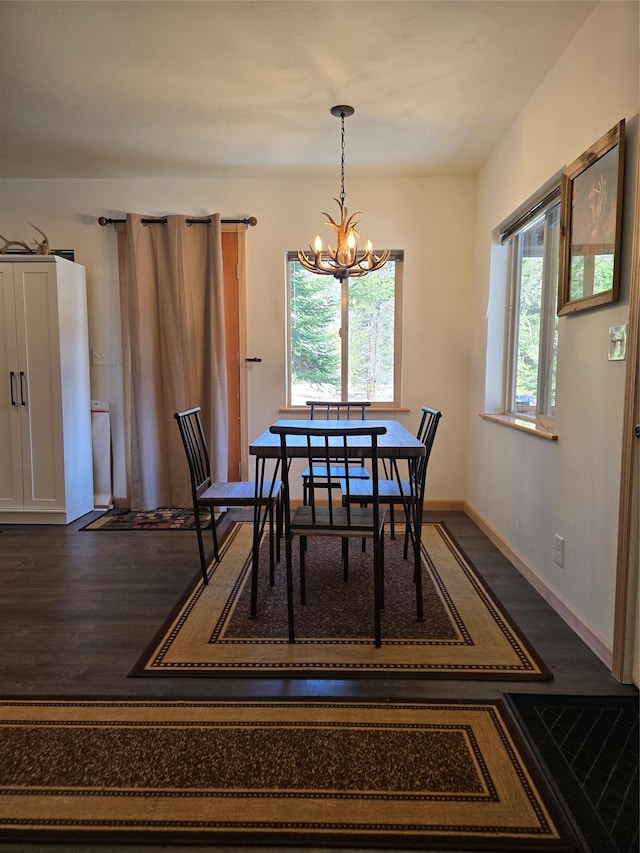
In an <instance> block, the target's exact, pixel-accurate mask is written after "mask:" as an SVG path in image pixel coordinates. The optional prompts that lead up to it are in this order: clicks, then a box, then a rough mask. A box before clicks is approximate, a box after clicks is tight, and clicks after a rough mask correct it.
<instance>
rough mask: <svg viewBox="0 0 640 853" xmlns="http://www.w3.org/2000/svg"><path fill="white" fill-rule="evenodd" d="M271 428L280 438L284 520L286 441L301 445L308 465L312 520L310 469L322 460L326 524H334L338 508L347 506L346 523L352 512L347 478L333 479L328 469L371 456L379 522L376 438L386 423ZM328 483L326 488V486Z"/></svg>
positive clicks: (373, 503)
mask: <svg viewBox="0 0 640 853" xmlns="http://www.w3.org/2000/svg"><path fill="white" fill-rule="evenodd" d="M270 431H271V432H272V433H273V434H274V435H278V436H279V437H280V454H281V468H282V470H283V471H284V503H285V521H286V514H287V513H288V512H289V495H290V490H289V468H290V466H289V464H288V462H289V456H288V453H287V443H288V442H289V443H291V441H293V442H295V443H296V444H297V445H298V446H300V447H303V448H304V451H305V456H306V458H307V462H308V464H309V469H310V474H309V486H310V496H311V500H310V506H311V512H312V521H313V523H314V524H315V521H316V505H315V499H314V481H313V476H314V475H313V469H314V466H315V465H317V464H318V462H320V463H321V465H322V466H323V468H324V473H323V475H322V481H323V482H322V486H323V489H326V490H327V493H328V507H329V524H330V525H331V524H333V515H334V512H335V511H336V510H337V509H338V506H339V507H340V508H341V509H346V511H347V524H350V518H349V515H350V514H351V502H350V501H349V500H348V496H349V488H350V478H349V477H347V478H346V479H344V475H343V477H342V478H336V479H335V481H333V482H332V474H331V469H332V468H333V467H336V466H339V467H342V468H343V469H344V468H346V467H347V463H348V461H349V460H350V459H352V458H353V457H354V454H355V456H360V457H362V458H363V459H364V458H367V459H371V468H372V472H373V473H372V477H371V486H372V497H371V500H370V506H371V508H372V509H373V512H374V527H376V526H377V523H378V511H379V501H378V492H379V489H378V437H379V436H381V435H384V434H385V433H386V431H387V428H386V426H383V425H381V424H379V425H377V426H361V427H340V426H338V425H337V424H336V425H333V426H322V425H320V424H318V426H317V427H296V426H293V425H289V424H288V425H286V426H279V425H275V424H274V425H273V426H272V427H270ZM341 479H344V484H345V486H344V488H345V489H346V490H347V500H346V501H345V506H343V503H342V492H341V491H340V483H341ZM327 485H328V486H329V488H328V489H327ZM334 491H335V492H336V494H337V495H340V497H339V499H338V498H336V499H335V501H336V505H335V507H334V498H333V493H334ZM338 500H339V503H338Z"/></svg>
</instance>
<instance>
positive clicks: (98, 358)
mask: <svg viewBox="0 0 640 853" xmlns="http://www.w3.org/2000/svg"><path fill="white" fill-rule="evenodd" d="M91 364H95V365H100V366H107V367H115V365H116V355H115V353H114V352H113V350H106V349H92V350H91Z"/></svg>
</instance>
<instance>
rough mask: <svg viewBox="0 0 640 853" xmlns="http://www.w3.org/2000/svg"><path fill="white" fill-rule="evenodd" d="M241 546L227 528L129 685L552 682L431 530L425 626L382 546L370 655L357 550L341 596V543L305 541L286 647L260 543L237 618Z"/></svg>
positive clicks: (241, 534)
mask: <svg viewBox="0 0 640 853" xmlns="http://www.w3.org/2000/svg"><path fill="white" fill-rule="evenodd" d="M251 535H252V526H251V524H249V523H238V524H236V525H235V526H234V527H233V528H232V530H231V531H230V534H229V535H228V537H227V538H226V540H225V543H224V545H223V547H222V551H221V560H220V563H219V564H215V563H214V564H213V565H212V567H211V568H210V570H209V571H210V580H209V583H208V585H207V586H204V585H203V584H202V581H201V580H197V581H195V583H194V585H193V586H192V588H190V589H189V590H188V592H187V593H186V595H185V597H184V599H183V600H182V601H180V602H179V604H178V605H177V607H176V609H175V611H174V612H173V613H172V614H171V615H170V617H169V619H168V621H167V622H166V624H165V625H164V626H163V628H162V629H161V630H160V631H159V633H158V635H157V636H156V637H155V639H154V640H153V642H152V643H151V644H150V647H149V648H148V649H147V651H146V652H145V654H144V655H143V656H142V658H141V659H140V661H139V662H138V664H137V665H136V667H135V668H134V670H133V672H132V673H131V674H132V675H161V676H167V675H183V676H194V675H200V676H233V675H239V676H245V677H246V676H261V677H264V676H278V677H281V676H299V677H305V678H308V677H332V678H335V677H337V676H342V677H346V676H362V675H370V676H380V675H385V676H394V675H395V676H402V677H407V676H420V677H423V678H424V677H432V678H483V679H487V678H492V679H525V680H529V679H546V678H550V677H551V676H550V673H549V671H548V669H547V668H546V667H545V665H544V664H543V663H542V661H541V660H540V659H539V658H538V656H537V654H536V653H535V651H534V650H533V649H532V648H531V646H530V645H529V643H528V642H527V641H526V640H525V639H524V638H523V637H522V636H521V634H520V632H519V631H518V629H517V628H516V626H515V625H514V624H513V622H512V621H511V619H510V618H509V616H508V615H507V614H506V612H505V611H504V610H503V608H502V607H501V606H500V604H499V603H498V602H497V601H496V600H495V598H494V597H493V596H492V595H491V593H490V592H489V591H488V589H487V588H486V587H485V585H484V584H483V582H482V581H481V579H480V578H479V576H478V574H477V573H476V572H475V570H474V569H473V567H472V566H471V564H470V563H469V561H468V560H467V559H466V557H465V556H464V554H463V553H462V551H461V550H460V548H459V547H458V546H457V545H456V543H455V542H454V540H453V539H452V537H451V536H450V534H449V533H448V531H447V530H446V528H445V526H444V525H442V524H425V525H424V532H423V539H422V542H423V559H422V563H423V572H424V573H423V587H424V607H425V621H424V623H419V622H417V621H416V616H415V592H414V586H413V560H412V559H410V560H404V559H403V556H402V542H403V539H402V529H400V530H398V534H397V535H398V538H397V539H395V540H392V539H387V541H386V543H385V608H384V611H383V617H382V648H380V649H376V648H375V647H374V645H373V624H372V623H373V591H372V579H371V574H372V568H371V555H370V553H364V554H363V553H362V550H361V546H360V542H359V541H355V540H354V541H353V542H352V543H351V550H350V579H349V583H347V584H345V583H344V582H343V580H342V564H341V559H340V542H339V541H338V540H332V539H327V538H316V539H310V540H309V547H308V553H307V603H306V605H305V606H304V607H303V606H301V605H300V604H299V603H297V605H296V642H295V643H294V644H290V643H288V642H287V621H286V591H285V583H284V573H285V567H284V557H283V561H282V562H281V563H280V564H279V565H278V566H277V568H276V584H275V587H273V588H272V587H270V585H269V581H268V569H269V562H268V548H267V545H266V543H263V546H262V549H261V553H260V576H261V577H260V584H259V599H258V618H257V619H255V620H250V619H249V618H248V614H249V573H250V565H251V559H250V555H251ZM296 544H297V543H296ZM295 551H296V558H295V565H294V576H296V577H297V574H298V573H297V548H295ZM296 601H297V602H299V597H298V595H297V594H296Z"/></svg>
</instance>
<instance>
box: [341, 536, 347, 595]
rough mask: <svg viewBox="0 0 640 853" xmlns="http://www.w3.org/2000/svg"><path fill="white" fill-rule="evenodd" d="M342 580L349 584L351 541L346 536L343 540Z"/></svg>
mask: <svg viewBox="0 0 640 853" xmlns="http://www.w3.org/2000/svg"><path fill="white" fill-rule="evenodd" d="M342 579H343V580H344V582H345V583H349V540H348V538H347V537H346V536H345V537H343V539H342Z"/></svg>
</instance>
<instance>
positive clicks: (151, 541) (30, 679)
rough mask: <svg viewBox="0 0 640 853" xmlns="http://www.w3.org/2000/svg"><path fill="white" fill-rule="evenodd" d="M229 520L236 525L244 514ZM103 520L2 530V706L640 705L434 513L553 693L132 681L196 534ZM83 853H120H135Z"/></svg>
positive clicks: (490, 557) (475, 684)
mask: <svg viewBox="0 0 640 853" xmlns="http://www.w3.org/2000/svg"><path fill="white" fill-rule="evenodd" d="M234 512H235V513H236V517H237V514H238V513H242V511H234ZM97 515H98V513H95V514H91V515H89V516H85V517H84V518H82V519H79V520H78V521H77V522H74V523H73V524H70V525H68V526H66V527H64V526H48V525H47V526H37V525H33V526H31V525H28V526H23V525H0V577H1V584H2V594H1V601H0V640H1V646H0V647H1V648H2V655H1V656H0V695H1V696H3V697H23V696H39V697H48V696H54V697H55V696H71V697H82V696H102V697H107V698H124V697H130V698H193V699H196V698H197V699H224V698H234V699H236V698H252V697H266V698H277V699H290V698H294V697H319V698H320V697H348V698H356V699H357V698H361V699H368V700H385V699H398V700H422V699H425V700H432V699H472V700H483V699H494V698H498V697H500V696H502V694H503V693H505V692H520V693H535V692H542V693H584V694H588V693H598V694H625V693H626V694H630V695H633V694H636V695H637V690H636V689H635V687H632V686H629V685H620V684H618V682H616V681H615V679H614V678H613V677H612V676H611V674H610V673H609V672H608V671H607V668H606V667H605V666H604V665H603V664H602V663H601V662H600V661H599V660H598V659H597V658H596V656H595V655H594V654H593V653H592V652H591V651H590V650H589V649H588V648H587V646H586V645H585V644H584V643H583V642H582V641H581V640H580V639H579V638H578V637H577V636H576V635H575V634H574V633H573V631H572V630H571V629H570V628H569V627H568V626H567V625H566V624H565V623H564V622H563V620H562V619H561V618H560V617H559V616H557V615H556V613H555V612H554V611H553V610H552V609H551V608H550V607H549V606H548V605H547V604H546V603H545V601H544V600H543V599H542V598H541V597H540V596H539V595H538V593H537V592H535V590H534V589H533V588H532V587H531V586H530V585H529V584H528V583H527V582H526V581H525V580H524V579H523V578H522V577H521V576H520V575H519V573H518V572H517V571H516V569H514V567H513V566H512V565H511V564H510V563H509V562H508V560H506V559H505V558H504V557H503V556H502V555H501V554H500V552H499V551H498V550H497V549H496V548H495V547H494V546H493V545H492V544H491V542H490V541H489V540H488V539H487V538H486V536H485V535H484V534H483V533H482V532H481V531H480V530H479V529H478V528H477V527H476V525H475V524H474V523H473V522H472V521H471V520H470V519H469V518H468V517H467V516H466V515H464V514H463V513H430V514H428V518H429V520H438V521H439V520H444V521H445V522H446V524H447V526H448V528H449V530H450V531H451V532H452V534H453V536H454V537H455V538H456V540H457V541H458V543H459V545H460V546H461V547H462V549H463V550H464V552H465V553H466V554H467V556H468V557H469V559H470V560H471V562H472V563H473V564H474V565H475V567H476V568H477V569H478V571H479V572H480V574H481V575H482V576H483V577H484V579H485V580H486V582H487V584H488V585H489V586H490V588H491V589H492V590H493V591H494V592H495V593H496V594H497V596H498V598H499V599H500V601H501V602H502V603H503V605H504V606H505V607H506V609H507V610H508V611H509V613H510V614H511V616H512V617H513V618H514V620H515V621H516V623H517V624H518V626H519V627H520V629H521V630H522V631H523V633H524V634H525V635H526V636H527V637H528V639H529V640H530V641H531V643H532V644H533V645H534V647H535V648H536V649H537V651H538V653H539V654H540V655H541V656H542V658H543V659H544V661H545V662H546V664H547V666H548V667H549V669H550V670H551V671H552V672H553V675H554V678H553V680H552V681H548V682H517V681H516V682H513V681H512V682H509V681H505V682H498V681H491V682H489V681H477V680H441V681H439V680H433V679H396V678H393V679H391V678H381V679H372V678H367V679H362V680H354V679H344V680H325V679H322V680H319V679H318V680H316V679H280V678H277V679H244V678H243V679H239V678H227V679H218V678H211V679H209V678H155V677H154V678H128V673H129V671H130V670H131V668H132V667H133V665H134V664H135V662H136V661H137V659H138V657H139V655H140V654H141V653H142V651H143V650H144V648H145V647H146V645H147V643H148V642H149V641H150V639H151V638H152V637H153V635H154V634H155V632H156V631H157V629H158V628H159V627H160V625H161V624H162V622H163V621H164V619H165V618H166V616H167V615H168V613H169V611H170V610H171V608H172V607H173V605H174V604H175V603H176V601H177V600H178V598H179V596H180V595H181V593H182V592H183V591H184V589H185V588H186V587H187V585H188V584H189V582H190V581H191V579H192V578H193V577H194V576H195V575H196V574H197V573H198V571H199V569H198V557H197V546H196V540H195V534H194V533H190V532H183V531H161V532H157V533H156V532H152V531H134V532H118V533H115V532H106V531H105V532H98V531H94V532H90V531H81V530H80V528H81V527H82V526H83V525H85V524H87V523H88V522H89V521H90V520H91V519H92V518H93V517H97ZM229 516H230V517H231V514H229ZM612 583H613V579H612ZM41 849H42V845H40V846H38V845H35V846H32V845H9V844H0V850H1V851H3V853H7V851H13V850H16V851H20V853H35V851H38V850H41ZM64 849H65V851H67V850H69V851H70V850H72V849H73V850H81V849H83V848H80V847H73V848H71V847H69V846H65V848H64ZM86 849H91V850H93V851H94V853H98V852H99V851H100V850H107V849H118V850H119V851H122V852H123V853H124V851H125V850H126V849H134V848H123V847H118V848H110V847H104V846H100V847H90V848H86ZM141 849H146V850H147V851H150V850H151V849H153V848H148V847H147V848H141ZM162 849H165V850H166V849H169V848H167V847H164V848H162ZM182 849H183V850H184V849H186V848H182ZM200 849H202V848H200ZM234 849H236V850H237V849H239V848H234ZM253 849H254V850H255V848H253Z"/></svg>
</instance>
